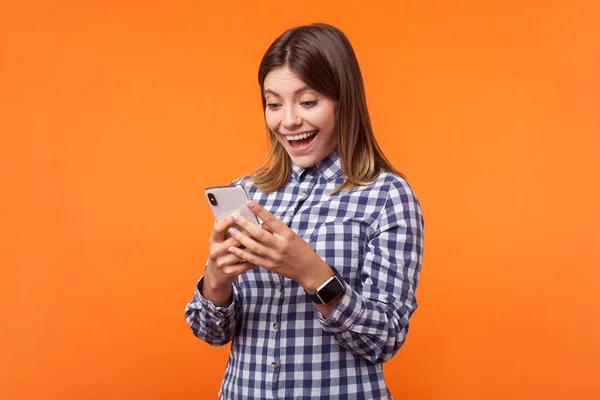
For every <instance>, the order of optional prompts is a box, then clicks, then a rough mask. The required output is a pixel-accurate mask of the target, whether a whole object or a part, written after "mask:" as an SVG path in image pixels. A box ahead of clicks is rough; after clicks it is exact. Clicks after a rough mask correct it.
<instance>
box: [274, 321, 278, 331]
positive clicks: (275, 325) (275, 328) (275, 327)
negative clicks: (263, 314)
mask: <svg viewBox="0 0 600 400" xmlns="http://www.w3.org/2000/svg"><path fill="white" fill-rule="evenodd" d="M277 327H278V325H277V322H275V323H273V330H274V331H276V330H277Z"/></svg>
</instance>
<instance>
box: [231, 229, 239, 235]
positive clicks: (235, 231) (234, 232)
mask: <svg viewBox="0 0 600 400" xmlns="http://www.w3.org/2000/svg"><path fill="white" fill-rule="evenodd" d="M229 233H230V234H231V235H232V236H233V235H236V234H237V233H238V231H237V229H235V228H229Z"/></svg>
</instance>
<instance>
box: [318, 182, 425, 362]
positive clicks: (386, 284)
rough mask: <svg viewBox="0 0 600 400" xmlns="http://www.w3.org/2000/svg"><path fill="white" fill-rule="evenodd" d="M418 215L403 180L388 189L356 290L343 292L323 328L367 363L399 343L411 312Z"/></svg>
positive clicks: (419, 240)
mask: <svg viewBox="0 0 600 400" xmlns="http://www.w3.org/2000/svg"><path fill="white" fill-rule="evenodd" d="M423 228H424V222H423V216H422V212H421V208H420V206H419V203H418V201H417V199H416V197H415V195H414V193H413V192H412V189H411V188H410V187H409V186H408V184H407V183H406V182H405V181H401V182H399V183H395V184H393V185H392V187H391V188H390V190H389V192H388V195H387V198H386V201H385V206H384V207H383V210H382V212H381V214H380V217H379V219H378V222H377V226H376V228H375V230H374V232H373V235H371V236H370V237H369V238H368V239H367V244H366V247H367V248H366V251H365V254H364V257H363V259H362V268H361V271H360V277H361V279H360V287H359V288H352V287H350V286H348V284H346V291H345V293H344V294H343V295H342V298H341V300H340V301H339V303H338V304H337V305H336V307H335V309H334V310H333V312H332V313H331V315H330V316H329V317H328V318H324V316H323V315H322V314H320V313H318V316H319V321H320V322H321V324H322V327H323V329H324V330H325V331H326V332H329V333H331V334H332V335H333V337H334V338H335V339H336V340H337V341H338V343H339V344H340V345H341V346H343V347H344V348H346V349H348V350H350V351H352V352H353V353H355V354H357V355H359V356H361V357H363V358H365V359H367V360H369V361H371V362H373V363H383V362H385V361H388V360H389V359H391V358H392V356H393V355H394V354H396V352H397V351H398V350H399V349H400V347H401V346H402V345H403V344H404V341H405V339H406V334H407V333H408V324H409V319H410V316H411V315H412V313H413V312H414V311H415V309H416V308H417V302H416V298H415V291H416V288H417V283H418V280H419V274H420V270H421V263H422V254H423Z"/></svg>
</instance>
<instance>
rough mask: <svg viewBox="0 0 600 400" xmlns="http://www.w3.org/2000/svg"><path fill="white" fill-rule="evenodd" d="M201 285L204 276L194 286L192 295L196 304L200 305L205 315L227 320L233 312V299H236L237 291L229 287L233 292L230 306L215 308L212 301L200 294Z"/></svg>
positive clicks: (233, 286) (233, 287)
mask: <svg viewBox="0 0 600 400" xmlns="http://www.w3.org/2000/svg"><path fill="white" fill-rule="evenodd" d="M203 283H204V275H202V276H201V277H200V279H199V280H198V283H197V284H196V292H195V293H194V298H195V300H196V301H197V302H198V303H200V305H201V306H202V309H204V310H206V312H207V314H209V315H210V316H212V317H219V316H221V317H222V318H227V317H229V316H231V315H232V314H233V313H234V312H235V299H236V297H237V289H236V287H235V285H231V286H232V290H233V296H232V299H231V304H230V305H229V306H227V307H220V306H216V305H215V304H214V303H213V302H212V301H210V300H207V299H206V298H205V297H204V296H202V293H200V288H201V287H202V284H203Z"/></svg>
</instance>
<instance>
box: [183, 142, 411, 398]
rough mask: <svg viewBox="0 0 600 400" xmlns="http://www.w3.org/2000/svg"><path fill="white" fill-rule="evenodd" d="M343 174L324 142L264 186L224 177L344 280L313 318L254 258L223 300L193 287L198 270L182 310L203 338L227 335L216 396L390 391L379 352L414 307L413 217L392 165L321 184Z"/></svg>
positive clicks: (389, 349) (384, 356) (284, 281)
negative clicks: (312, 159) (308, 159)
mask: <svg viewBox="0 0 600 400" xmlns="http://www.w3.org/2000/svg"><path fill="white" fill-rule="evenodd" d="M343 181H344V177H343V174H342V170H341V166H340V160H339V152H338V151H337V150H335V151H334V152H333V153H331V154H330V155H329V156H328V157H326V158H325V159H324V160H323V161H321V162H320V163H318V164H317V165H315V166H314V167H312V168H306V169H305V168H300V167H298V166H295V165H294V166H293V168H292V174H291V176H290V179H289V181H288V183H287V184H286V185H285V186H284V187H282V188H281V189H280V190H278V191H276V192H274V193H270V194H266V193H263V192H261V191H260V190H259V189H258V188H257V187H256V186H255V185H254V184H253V183H252V182H249V181H248V177H245V178H242V179H239V180H237V181H235V182H234V183H235V184H242V185H244V186H245V187H246V189H247V190H248V193H249V194H250V197H251V198H252V199H253V200H255V201H256V202H258V203H259V204H260V205H262V206H263V207H265V208H266V209H267V210H268V211H270V212H271V213H273V214H274V215H275V216H276V217H277V218H278V219H279V220H280V221H282V222H283V223H285V224H286V225H288V226H289V227H290V228H291V229H292V230H293V231H294V232H296V233H297V234H298V235H299V236H300V237H302V238H303V239H304V240H305V241H306V242H308V243H309V244H310V245H311V246H312V248H313V249H314V250H315V252H316V253H317V254H318V255H319V256H320V257H321V258H322V259H323V260H325V261H326V262H327V263H328V264H329V265H330V266H332V267H334V268H335V269H337V271H339V272H340V274H341V275H342V277H343V278H344V281H345V286H346V290H345V293H344V294H343V296H342V297H341V300H340V302H339V303H338V304H337V306H336V308H335V309H334V311H333V313H332V314H331V315H330V316H329V317H328V318H325V317H324V316H323V315H322V314H320V313H319V312H318V311H317V309H316V308H315V307H314V305H313V304H312V303H311V301H310V299H309V297H308V296H307V295H306V293H305V292H304V290H303V289H302V287H300V286H299V285H298V284H297V283H296V282H295V281H292V280H290V279H288V278H284V277H282V276H279V275H277V274H275V273H272V272H270V271H268V270H266V269H264V268H260V267H258V268H254V269H252V270H250V271H248V272H246V273H244V274H242V275H240V276H239V277H238V279H237V281H236V282H235V283H234V284H233V301H232V303H231V305H230V306H229V307H227V308H223V307H217V306H215V305H214V304H212V303H211V302H210V301H208V300H206V299H205V298H204V297H202V295H201V294H200V292H199V290H198V287H199V286H200V285H201V282H202V278H201V279H200V281H199V282H198V285H197V286H196V290H195V293H194V297H193V298H192V300H191V301H190V302H189V304H188V305H187V307H186V309H185V316H186V320H187V322H188V324H189V325H190V327H191V329H192V331H193V332H194V334H195V335H196V336H197V337H199V338H200V339H202V340H204V341H205V342H207V343H209V344H211V345H214V346H220V345H224V344H226V343H229V342H231V349H230V355H229V361H228V362H227V366H226V368H225V377H224V379H223V382H222V385H221V390H220V391H219V398H221V399H228V400H233V399H389V398H391V394H390V391H389V390H388V388H387V385H386V383H385V381H384V376H383V366H382V364H383V363H384V362H385V361H387V360H389V359H390V358H392V356H393V355H394V354H395V353H396V352H397V351H398V349H399V348H400V347H401V346H402V344H403V343H404V341H405V338H406V334H407V332H408V324H409V318H410V316H411V315H412V313H413V312H414V310H415V309H416V307H417V302H416V299H415V290H416V288H417V283H418V279H419V273H420V268H421V260H422V253H423V218H422V214H421V209H420V206H419V203H418V201H417V199H416V197H415V195H414V193H413V191H412V190H411V188H410V186H409V185H408V183H407V182H406V181H405V180H403V179H402V178H400V177H398V176H396V175H393V174H390V173H387V172H383V173H381V174H380V175H379V176H378V178H377V180H376V182H374V183H373V184H371V185H368V186H359V187H356V188H354V189H353V190H351V191H342V192H340V193H336V194H334V195H329V193H330V192H331V191H332V190H333V189H335V188H336V187H337V186H339V185H340V184H342V182H343ZM200 287H201V286H200Z"/></svg>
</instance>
